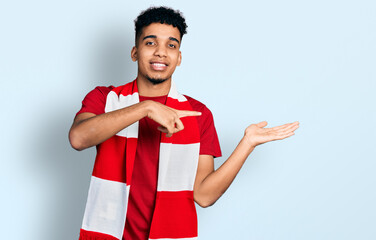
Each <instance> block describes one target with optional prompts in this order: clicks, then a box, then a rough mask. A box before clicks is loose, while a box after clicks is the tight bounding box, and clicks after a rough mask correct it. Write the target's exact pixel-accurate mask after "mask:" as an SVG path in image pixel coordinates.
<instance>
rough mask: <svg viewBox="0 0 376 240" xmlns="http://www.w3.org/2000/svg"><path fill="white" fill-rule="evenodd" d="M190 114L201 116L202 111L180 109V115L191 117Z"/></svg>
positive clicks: (180, 116)
mask: <svg viewBox="0 0 376 240" xmlns="http://www.w3.org/2000/svg"><path fill="white" fill-rule="evenodd" d="M189 116H201V112H196V111H188V110H178V117H179V118H182V117H189Z"/></svg>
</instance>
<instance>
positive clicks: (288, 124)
mask: <svg viewBox="0 0 376 240" xmlns="http://www.w3.org/2000/svg"><path fill="white" fill-rule="evenodd" d="M295 124H298V125H299V122H293V123H286V124H283V125H280V126H276V127H272V128H270V129H271V130H280V129H283V128H286V127H291V126H293V125H295Z"/></svg>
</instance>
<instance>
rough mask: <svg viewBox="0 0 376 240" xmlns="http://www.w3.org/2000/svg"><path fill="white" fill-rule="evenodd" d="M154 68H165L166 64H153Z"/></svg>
mask: <svg viewBox="0 0 376 240" xmlns="http://www.w3.org/2000/svg"><path fill="white" fill-rule="evenodd" d="M153 65H154V66H156V67H165V66H166V64H163V63H153Z"/></svg>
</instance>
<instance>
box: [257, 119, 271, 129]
mask: <svg viewBox="0 0 376 240" xmlns="http://www.w3.org/2000/svg"><path fill="white" fill-rule="evenodd" d="M266 125H268V122H267V121H262V122H259V123H257V126H258V127H261V128H263V127H265V126H266Z"/></svg>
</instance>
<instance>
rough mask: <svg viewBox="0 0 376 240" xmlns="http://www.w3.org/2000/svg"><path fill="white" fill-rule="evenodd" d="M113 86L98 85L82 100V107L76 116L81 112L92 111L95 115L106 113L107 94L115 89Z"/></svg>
mask: <svg viewBox="0 0 376 240" xmlns="http://www.w3.org/2000/svg"><path fill="white" fill-rule="evenodd" d="M113 88H114V87H113V86H109V87H102V86H100V87H96V88H94V89H93V90H92V91H90V92H89V93H88V94H87V95H86V96H85V98H84V100H82V106H81V109H80V110H79V111H78V112H77V113H76V116H77V115H78V114H80V113H84V112H90V113H94V114H95V115H99V114H102V113H104V108H105V105H106V98H107V94H108V93H109V92H110V91H111V90H112V89H113Z"/></svg>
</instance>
